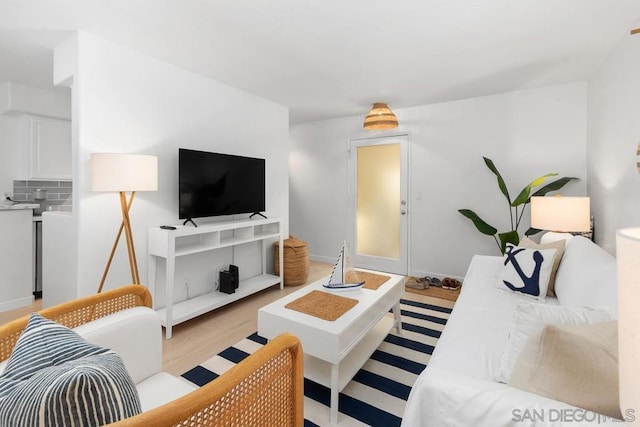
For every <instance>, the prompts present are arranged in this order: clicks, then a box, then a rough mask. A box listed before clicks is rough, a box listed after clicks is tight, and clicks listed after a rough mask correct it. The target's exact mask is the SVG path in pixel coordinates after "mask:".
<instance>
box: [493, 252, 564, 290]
mask: <svg viewBox="0 0 640 427" xmlns="http://www.w3.org/2000/svg"><path fill="white" fill-rule="evenodd" d="M555 254H556V249H530V248H523V247H520V246H515V245H512V244H511V243H507V247H506V250H505V253H504V260H503V266H502V270H501V271H500V275H499V277H498V283H497V287H498V289H503V290H505V291H509V292H517V293H520V294H523V295H526V296H529V297H532V298H535V299H538V300H544V298H545V296H546V295H547V288H548V287H549V280H550V278H551V271H552V269H553V260H554V257H555Z"/></svg>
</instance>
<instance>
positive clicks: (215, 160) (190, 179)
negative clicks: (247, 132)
mask: <svg viewBox="0 0 640 427" xmlns="http://www.w3.org/2000/svg"><path fill="white" fill-rule="evenodd" d="M178 181H179V182H178V186H179V196H178V199H179V203H178V204H179V207H178V211H179V217H180V219H185V220H190V219H193V218H202V217H211V216H220V215H235V214H243V213H250V214H254V213H255V214H259V213H260V212H263V211H264V210H265V159H257V158H253V157H243V156H235V155H230V154H221V153H210V152H207V151H197V150H188V149H185V148H180V149H178ZM185 223H186V221H185ZM194 225H195V223H194Z"/></svg>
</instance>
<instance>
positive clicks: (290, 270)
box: [274, 236, 309, 286]
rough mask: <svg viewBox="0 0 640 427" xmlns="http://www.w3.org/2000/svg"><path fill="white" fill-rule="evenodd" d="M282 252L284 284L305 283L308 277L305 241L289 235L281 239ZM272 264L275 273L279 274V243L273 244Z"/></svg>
mask: <svg viewBox="0 0 640 427" xmlns="http://www.w3.org/2000/svg"><path fill="white" fill-rule="evenodd" d="M283 244H284V246H283V253H284V284H285V286H298V285H302V284H305V283H307V279H308V278H309V250H308V249H307V242H303V241H302V240H298V239H296V238H295V236H289V238H288V239H285V240H284V241H283ZM274 245H275V247H276V250H275V257H274V258H275V259H274V266H275V270H276V274H280V250H279V249H280V244H279V242H276V243H275V244H274Z"/></svg>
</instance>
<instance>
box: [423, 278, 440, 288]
mask: <svg viewBox="0 0 640 427" xmlns="http://www.w3.org/2000/svg"><path fill="white" fill-rule="evenodd" d="M418 281H419V282H422V283H426V286H427V288H428V287H429V286H435V287H438V288H439V287H440V286H442V282H441V281H440V279H438V278H437V277H429V276H424V277H421V278H419V279H418Z"/></svg>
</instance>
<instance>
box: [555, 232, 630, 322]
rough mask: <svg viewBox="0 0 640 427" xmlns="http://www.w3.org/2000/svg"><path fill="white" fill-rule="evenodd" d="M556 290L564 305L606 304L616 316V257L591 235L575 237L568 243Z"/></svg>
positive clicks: (559, 299) (559, 300) (604, 306)
mask: <svg viewBox="0 0 640 427" xmlns="http://www.w3.org/2000/svg"><path fill="white" fill-rule="evenodd" d="M555 292H556V296H557V297H558V302H559V303H560V304H561V305H566V306H574V307H580V306H586V307H602V308H607V309H609V310H611V311H612V312H613V313H614V316H616V315H615V313H616V312H617V295H618V294H617V286H616V260H615V257H614V256H613V255H611V254H610V253H608V252H607V251H605V250H604V249H602V248H601V247H599V246H598V245H596V244H595V243H593V242H592V241H591V240H589V239H586V238H584V237H582V236H575V237H573V238H572V239H570V240H569V241H567V243H566V246H565V250H564V255H563V257H562V262H561V263H560V267H559V268H558V274H557V275H556V283H555Z"/></svg>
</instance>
